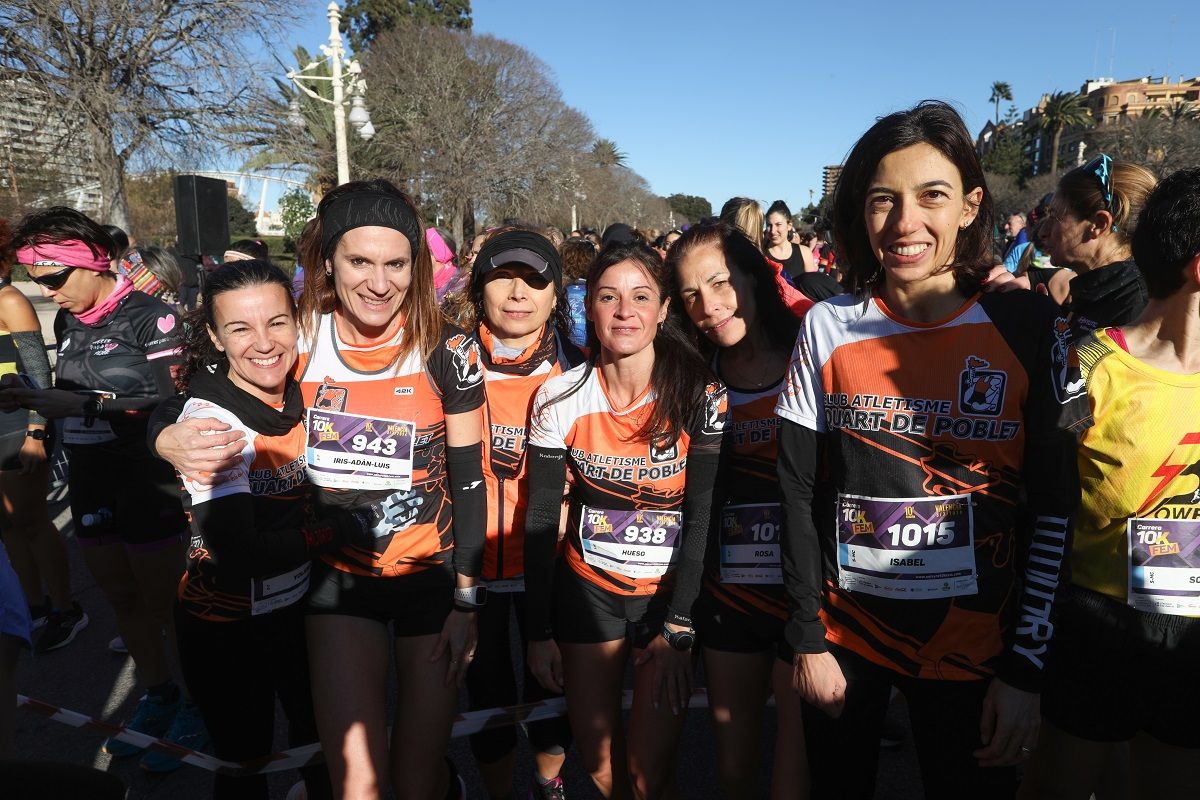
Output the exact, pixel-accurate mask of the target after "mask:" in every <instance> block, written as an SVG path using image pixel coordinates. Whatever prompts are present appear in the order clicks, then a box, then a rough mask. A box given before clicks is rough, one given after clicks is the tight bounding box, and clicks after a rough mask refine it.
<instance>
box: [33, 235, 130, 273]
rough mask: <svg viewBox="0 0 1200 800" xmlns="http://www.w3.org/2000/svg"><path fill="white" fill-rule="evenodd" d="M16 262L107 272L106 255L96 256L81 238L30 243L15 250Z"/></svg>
mask: <svg viewBox="0 0 1200 800" xmlns="http://www.w3.org/2000/svg"><path fill="white" fill-rule="evenodd" d="M17 263H18V264H26V265H28V266H34V267H39V266H60V267H76V268H78V269H90V270H95V271H96V272H108V269H109V266H110V265H109V261H108V256H97V255H96V254H95V252H93V251H92V248H91V246H90V245H88V243H87V242H85V241H83V240H82V239H68V240H67V241H65V242H47V243H45V244H31V245H26V246H25V247H22V248H19V249H18V250H17Z"/></svg>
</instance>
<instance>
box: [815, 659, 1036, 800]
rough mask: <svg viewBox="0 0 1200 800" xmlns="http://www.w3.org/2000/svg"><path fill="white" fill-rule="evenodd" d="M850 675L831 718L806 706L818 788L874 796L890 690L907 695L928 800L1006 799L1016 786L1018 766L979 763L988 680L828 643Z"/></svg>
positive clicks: (866, 798) (823, 793)
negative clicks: (915, 669) (924, 673)
mask: <svg viewBox="0 0 1200 800" xmlns="http://www.w3.org/2000/svg"><path fill="white" fill-rule="evenodd" d="M829 649H830V652H832V653H833V655H834V656H835V657H836V658H837V661H838V664H839V665H840V666H841V668H842V674H843V675H844V676H845V678H846V705H845V707H844V709H843V710H842V715H841V716H840V717H838V718H837V719H836V720H835V719H831V718H830V717H828V716H827V715H826V714H824V713H823V712H822V711H820V710H819V709H817V708H814V707H812V706H809V705H806V706H805V707H804V738H805V742H806V744H807V749H808V763H809V769H810V770H811V771H812V796H813V797H828V798H847V799H849V798H854V800H858V799H859V798H862V799H863V800H870V798H872V797H873V796H874V795H875V776H876V772H877V771H878V768H879V735H880V733H881V731H882V729H883V718H884V716H885V715H886V714H887V709H888V702H889V700H890V699H891V690H892V687H893V686H895V687H896V689H898V690H899V691H900V693H901V694H903V695H904V699H905V700H906V701H907V703H908V716H909V721H910V722H911V724H912V734H913V744H915V745H916V748H917V760H918V762H919V763H920V765H921V781H922V782H923V783H924V784H925V797H926V798H929V800H935V799H936V800H943V799H945V800H959V799H960V798H964V797H969V798H972V800H1000V798H1012V797H1013V796H1014V795H1015V794H1016V791H1017V773H1016V768H1015V767H989V768H983V767H980V766H979V762H978V761H976V759H975V757H974V756H973V755H971V753H972V751H974V750H976V749H978V748H980V747H982V746H983V745H982V742H981V741H980V738H979V719H980V716H981V715H982V711H983V698H984V695H985V694H987V689H988V685H989V683H990V681H987V680H979V681H937V680H923V679H918V678H912V677H909V676H906V675H900V674H899V673H896V672H893V671H892V670H890V669H887V668H886V667H881V666H879V665H878V664H874V663H872V662H870V661H867V660H866V659H865V658H863V657H862V656H859V655H857V654H856V653H853V652H851V651H849V650H847V649H845V648H844V647H837V646H836V645H830V647H829Z"/></svg>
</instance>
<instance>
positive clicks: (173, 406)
mask: <svg viewBox="0 0 1200 800" xmlns="http://www.w3.org/2000/svg"><path fill="white" fill-rule="evenodd" d="M185 405H187V397H186V396H185V395H182V394H173V395H171V396H170V397H168V398H167V399H166V400H163V401H162V402H161V403H159V404H158V407H157V408H155V409H154V411H153V413H151V414H150V420H149V422H148V423H147V424H146V447H149V448H150V453H151V454H152V455H155V456H157V455H158V447H157V446H156V445H157V444H158V437H159V434H161V433H162V432H163V431H164V430H166V429H167V428H168V427H170V426H171V425H174V424H175V423H176V422H178V421H179V417H180V415H181V414H183V407H184V406H185Z"/></svg>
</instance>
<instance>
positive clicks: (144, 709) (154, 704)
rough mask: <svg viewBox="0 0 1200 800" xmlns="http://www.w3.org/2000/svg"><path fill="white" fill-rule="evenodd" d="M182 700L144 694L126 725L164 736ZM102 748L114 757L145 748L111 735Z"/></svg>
mask: <svg viewBox="0 0 1200 800" xmlns="http://www.w3.org/2000/svg"><path fill="white" fill-rule="evenodd" d="M182 702H183V701H182V700H179V699H176V700H175V701H174V702H171V703H168V702H164V701H162V700H158V699H156V698H153V697H151V696H150V695H148V694H144V695H142V699H141V700H138V704H137V709H135V710H134V712H133V717H132V718H131V719H130V720H129V722H127V723H125V727H126V728H129V729H131V730H135V731H137V732H138V733H144V734H146V735H147V736H162V735H163V734H164V733H166V732H167V731H168V730H170V728H171V721H172V720H174V719H175V714H176V712H178V711H179V707H180V705H181V704H182ZM102 749H103V750H104V752H106V753H108V754H109V755H110V756H112V757H113V758H128V757H129V756H136V755H137V754H138V753H140V752H142V750H143V749H145V748H142V747H138V746H137V745H136V744H129V743H128V742H122V741H120V740H119V739H116V738H114V737H112V736H110V737H108V738H107V739H105V740H104V745H103V748H102Z"/></svg>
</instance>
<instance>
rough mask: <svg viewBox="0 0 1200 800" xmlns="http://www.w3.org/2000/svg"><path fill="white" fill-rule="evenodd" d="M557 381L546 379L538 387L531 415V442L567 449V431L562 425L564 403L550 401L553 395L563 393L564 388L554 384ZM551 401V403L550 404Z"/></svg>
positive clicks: (532, 443) (547, 446)
mask: <svg viewBox="0 0 1200 800" xmlns="http://www.w3.org/2000/svg"><path fill="white" fill-rule="evenodd" d="M557 383H558V382H557V381H546V382H545V383H543V384H542V386H541V388H539V389H538V391H537V394H536V395H535V396H534V400H533V412H532V413H531V414H530V415H529V444H530V445H531V446H534V447H543V448H546V449H548V450H566V449H567V443H566V436H567V432H566V430H565V429H564V428H563V426H562V418H561V416H560V412H561V411H562V407H563V405H564V404H563V403H562V402H558V403H549V401H550V399H551V398H552V397H555V396H557V395H558V394H561V393H562V389H561V388H559V387H558V386H553V387H552V384H557ZM548 403H549V404H548Z"/></svg>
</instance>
